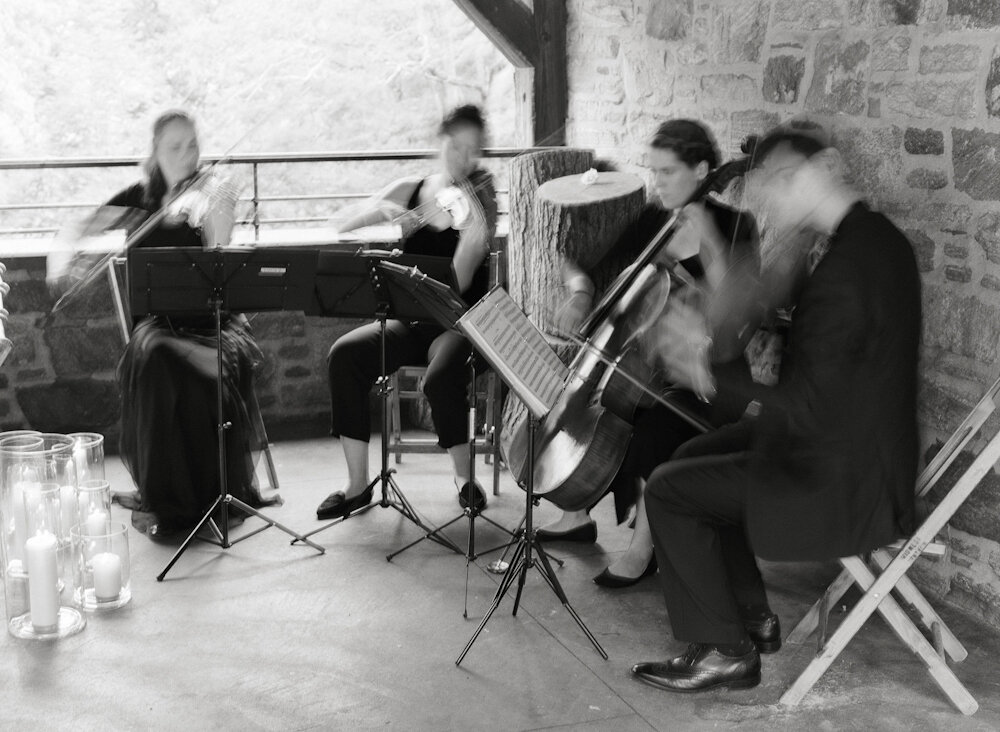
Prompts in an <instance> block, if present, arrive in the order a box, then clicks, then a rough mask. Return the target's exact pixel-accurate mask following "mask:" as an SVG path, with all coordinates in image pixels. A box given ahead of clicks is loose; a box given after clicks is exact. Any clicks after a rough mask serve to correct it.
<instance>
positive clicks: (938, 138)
mask: <svg viewBox="0 0 1000 732" xmlns="http://www.w3.org/2000/svg"><path fill="white" fill-rule="evenodd" d="M903 149H904V150H906V152H908V153H910V154H911V155H943V154H944V133H943V132H941V130H934V129H931V128H927V129H924V130H921V129H918V128H916V127H907V128H906V132H904V133H903Z"/></svg>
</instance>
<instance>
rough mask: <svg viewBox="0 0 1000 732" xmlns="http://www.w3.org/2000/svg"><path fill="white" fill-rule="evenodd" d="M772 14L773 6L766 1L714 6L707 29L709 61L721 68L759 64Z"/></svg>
mask: <svg viewBox="0 0 1000 732" xmlns="http://www.w3.org/2000/svg"><path fill="white" fill-rule="evenodd" d="M769 10H770V5H769V3H765V2H763V0H735V1H732V2H727V3H718V4H716V5H713V6H712V7H711V9H710V11H709V13H710V14H709V16H708V18H707V21H708V22H707V24H706V28H705V33H706V34H707V35H708V49H709V61H711V62H712V63H717V64H739V63H753V64H755V63H757V62H759V61H760V49H761V47H762V46H763V45H764V36H765V34H766V32H767V16H768V12H769Z"/></svg>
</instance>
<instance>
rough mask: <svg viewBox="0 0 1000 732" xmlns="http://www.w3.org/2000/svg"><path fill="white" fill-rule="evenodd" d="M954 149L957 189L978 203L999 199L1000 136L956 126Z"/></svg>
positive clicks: (953, 157)
mask: <svg viewBox="0 0 1000 732" xmlns="http://www.w3.org/2000/svg"><path fill="white" fill-rule="evenodd" d="M951 149H952V162H953V164H954V166H955V188H957V189H958V190H960V191H962V192H964V193H967V194H969V196H970V197H972V198H974V199H975V200H977V201H996V200H1000V134H997V133H995V132H986V131H984V130H981V129H972V130H963V129H959V128H957V127H956V128H954V129H952V131H951Z"/></svg>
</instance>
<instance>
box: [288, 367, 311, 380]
mask: <svg viewBox="0 0 1000 732" xmlns="http://www.w3.org/2000/svg"><path fill="white" fill-rule="evenodd" d="M312 375H313V371H312V369H307V368H306V367H305V366H292V367H291V368H289V369H285V377H286V378H288V379H305V378H308V377H311V376H312Z"/></svg>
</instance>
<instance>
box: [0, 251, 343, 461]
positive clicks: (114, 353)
mask: <svg viewBox="0 0 1000 732" xmlns="http://www.w3.org/2000/svg"><path fill="white" fill-rule="evenodd" d="M5 264H6V265H7V274H6V275H4V280H5V281H6V282H8V283H9V284H10V286H11V291H10V294H9V295H8V296H7V298H6V299H5V300H4V305H5V306H6V308H7V309H8V310H9V311H10V317H9V319H8V322H7V335H8V337H9V338H10V339H11V341H13V344H14V348H13V350H12V351H11V354H10V356H8V358H7V360H6V362H4V364H3V367H2V370H0V428H2V429H4V430H7V429H22V428H26V427H30V428H33V429H39V430H43V431H52V432H73V431H78V430H83V431H94V432H100V433H102V434H104V435H105V439H106V445H107V448H108V450H109V451H114V450H115V447H116V445H117V441H118V433H119V402H118V389H117V386H116V383H115V367H116V365H117V363H118V359H119V357H120V356H121V352H122V349H123V347H124V343H125V341H124V338H123V337H122V335H121V332H120V329H119V326H118V324H117V319H116V316H115V314H114V309H113V305H112V299H111V294H110V293H111V291H110V289H109V287H108V286H106V285H105V284H104V282H103V281H101V282H100V283H98V284H95V285H94V286H93V287H92V288H91V290H90V291H89V293H88V294H87V296H85V297H83V298H81V299H80V300H79V301H77V302H75V303H73V304H71V305H70V306H68V307H67V308H65V309H64V310H62V311H60V312H59V313H57V314H55V315H52V314H51V309H52V305H53V299H52V297H51V296H50V295H49V293H48V291H47V288H46V286H45V259H44V257H19V258H11V259H6V260H5ZM250 317H251V319H252V327H253V329H254V334H255V335H256V337H257V340H258V343H259V345H260V347H261V350H262V351H263V353H264V362H263V363H262V364H261V367H260V369H259V370H258V378H257V394H258V398H259V400H260V405H261V411H262V412H263V415H264V422H265V424H266V425H267V428H268V433H269V437H271V438H272V439H275V438H276V437H277V438H280V437H284V436H295V437H301V436H318V435H323V434H326V432H327V430H328V429H329V414H330V402H329V391H328V390H327V386H326V352H327V350H328V349H329V347H330V344H331V343H333V341H334V340H335V339H336V338H337V336H339V335H340V334H342V333H345V332H347V330H349V329H350V328H353V327H354V326H356V325H357V324H358V323H360V322H361V321H357V320H345V319H340V318H315V317H309V318H307V317H305V316H303V315H302V314H301V313H258V314H256V315H252V316H250Z"/></svg>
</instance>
